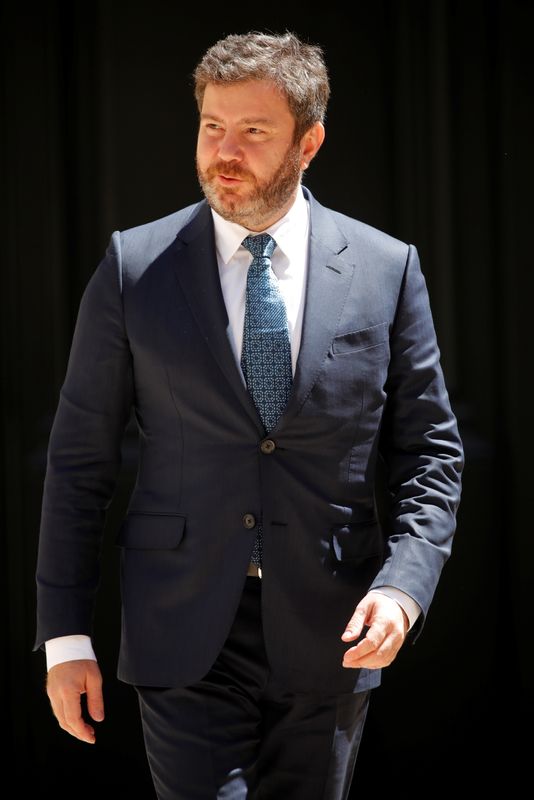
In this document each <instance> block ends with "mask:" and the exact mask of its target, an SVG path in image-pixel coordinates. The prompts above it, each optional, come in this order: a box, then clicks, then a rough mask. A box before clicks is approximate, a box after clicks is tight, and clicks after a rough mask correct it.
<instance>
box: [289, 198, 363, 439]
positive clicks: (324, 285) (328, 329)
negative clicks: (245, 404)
mask: <svg viewBox="0 0 534 800" xmlns="http://www.w3.org/2000/svg"><path fill="white" fill-rule="evenodd" d="M305 192H306V195H307V198H308V200H309V202H310V229H311V236H310V252H309V261H308V277H307V284H306V299H305V307H304V319H303V325H302V337H301V345H300V352H299V356H298V360H297V367H296V371H295V378H294V381H293V389H292V393H291V397H290V399H289V403H288V405H287V408H286V410H285V412H284V414H283V416H282V418H281V420H280V423H279V424H285V423H286V422H287V421H288V419H289V418H290V417H291V416H293V415H294V414H296V413H298V411H299V410H300V408H301V406H302V404H303V403H304V401H305V400H306V398H307V397H308V395H309V393H310V391H311V390H312V388H313V385H314V383H315V381H316V379H317V377H318V376H319V373H320V371H321V367H322V365H323V362H324V360H325V358H326V356H327V353H328V351H329V349H330V347H331V344H332V340H333V338H334V336H335V334H336V331H337V329H338V324H339V320H340V318H341V312H342V310H343V306H344V303H345V300H346V298H347V295H348V293H349V288H350V284H351V281H352V276H353V272H354V264H351V263H349V261H348V260H347V258H346V256H347V252H346V251H347V247H348V244H347V240H346V238H345V236H344V235H343V234H342V232H341V231H340V229H339V228H338V227H337V225H336V224H335V222H334V217H333V214H332V213H331V212H329V211H328V210H327V209H326V208H324V207H323V206H321V205H320V204H319V203H317V201H316V200H314V198H313V197H312V195H311V194H310V192H308V191H307V190H305Z"/></svg>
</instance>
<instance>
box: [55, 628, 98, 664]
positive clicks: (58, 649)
mask: <svg viewBox="0 0 534 800" xmlns="http://www.w3.org/2000/svg"><path fill="white" fill-rule="evenodd" d="M45 650H46V668H47V670H51V669H52V667H55V666H56V664H62V663H63V662H64V661H78V660H80V659H90V660H91V661H96V656H95V651H94V650H93V645H92V644H91V637H90V636H85V635H83V634H72V635H71V636H58V637H57V638H56V639H49V640H48V641H47V642H45Z"/></svg>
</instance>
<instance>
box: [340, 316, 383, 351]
mask: <svg viewBox="0 0 534 800" xmlns="http://www.w3.org/2000/svg"><path fill="white" fill-rule="evenodd" d="M388 340H389V323H388V322H381V323H380V324H379V325H372V326H371V327H369V328H361V329H360V330H357V331H349V332H348V333H344V334H341V335H340V336H336V338H335V339H334V342H333V344H332V352H333V353H334V354H335V355H343V354H344V353H356V352H358V351H359V350H368V349H370V348H371V347H377V346H378V345H382V344H384V343H385V342H387V341H388Z"/></svg>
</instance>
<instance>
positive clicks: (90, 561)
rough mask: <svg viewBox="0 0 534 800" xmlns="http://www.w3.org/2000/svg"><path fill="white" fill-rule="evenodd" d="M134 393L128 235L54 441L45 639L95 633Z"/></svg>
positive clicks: (94, 296)
mask: <svg viewBox="0 0 534 800" xmlns="http://www.w3.org/2000/svg"><path fill="white" fill-rule="evenodd" d="M132 398H133V381H132V359H131V353H130V349H129V346H128V339H127V336H126V331H125V326H124V319H123V308H122V296H121V257H120V235H119V233H115V234H113V236H112V238H111V241H110V244H109V247H108V249H107V252H106V255H105V257H104V259H103V260H102V261H101V263H100V264H99V266H98V268H97V269H96V271H95V273H94V274H93V276H92V278H91V280H90V281H89V284H88V286H87V288H86V290H85V292H84V295H83V298H82V301H81V304H80V309H79V313H78V318H77V322H76V328H75V332H74V337H73V341H72V347H71V352H70V357H69V362H68V367H67V373H66V377H65V381H64V384H63V387H62V389H61V393H60V399H59V404H58V408H57V412H56V415H55V418H54V423H53V426H52V431H51V435H50V441H49V448H48V461H47V470H46V477H45V483H44V492H43V503H42V515H41V530H40V537H39V552H38V559H37V575H36V579H37V632H36V641H35V648H34V649H37V648H38V647H40V646H42V645H43V642H44V641H46V640H47V639H51V638H54V637H56V636H65V635H67V634H88V635H90V634H91V628H92V619H93V607H94V600H95V594H96V590H97V587H98V582H99V557H100V549H101V540H102V534H103V529H104V522H105V513H106V509H107V508H108V506H109V504H110V502H111V499H112V496H113V492H114V489H115V485H116V480H117V475H118V472H119V468H120V462H121V443H122V437H123V434H124V429H125V427H126V424H127V423H128V420H129V417H130V413H131V406H132Z"/></svg>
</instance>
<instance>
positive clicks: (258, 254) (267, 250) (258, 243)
mask: <svg viewBox="0 0 534 800" xmlns="http://www.w3.org/2000/svg"><path fill="white" fill-rule="evenodd" d="M241 244H242V245H243V247H244V248H245V249H246V250H248V251H249V253H252V257H253V258H268V259H270V258H271V256H272V254H273V253H274V250H275V248H276V242H275V240H274V239H273V237H272V236H270V235H269V234H268V233H260V234H259V235H258V236H247V237H246V239H243V241H242V242H241Z"/></svg>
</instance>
